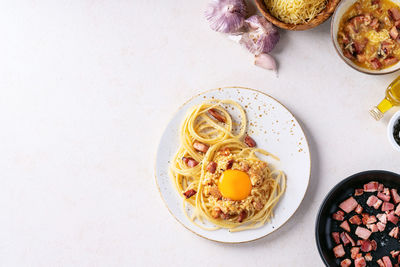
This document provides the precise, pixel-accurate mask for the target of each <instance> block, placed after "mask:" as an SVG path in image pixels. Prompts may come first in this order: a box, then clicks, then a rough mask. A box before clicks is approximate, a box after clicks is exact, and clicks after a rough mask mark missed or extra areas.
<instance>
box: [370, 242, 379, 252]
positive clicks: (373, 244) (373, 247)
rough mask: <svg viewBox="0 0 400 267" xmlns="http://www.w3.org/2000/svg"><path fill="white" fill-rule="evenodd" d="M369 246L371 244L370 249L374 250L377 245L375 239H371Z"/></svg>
mask: <svg viewBox="0 0 400 267" xmlns="http://www.w3.org/2000/svg"><path fill="white" fill-rule="evenodd" d="M371 246H372V250H376V248H377V247H378V244H377V243H376V241H375V240H372V241H371Z"/></svg>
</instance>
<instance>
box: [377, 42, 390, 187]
mask: <svg viewBox="0 0 400 267" xmlns="http://www.w3.org/2000/svg"><path fill="white" fill-rule="evenodd" d="M382 45H390V43H388V42H383V43H382ZM381 191H383V184H379V185H378V192H381Z"/></svg>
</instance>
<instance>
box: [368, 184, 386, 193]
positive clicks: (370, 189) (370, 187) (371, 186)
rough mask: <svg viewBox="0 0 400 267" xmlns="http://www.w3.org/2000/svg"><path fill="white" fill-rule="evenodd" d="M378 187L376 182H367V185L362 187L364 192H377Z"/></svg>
mask: <svg viewBox="0 0 400 267" xmlns="http://www.w3.org/2000/svg"><path fill="white" fill-rule="evenodd" d="M378 186H379V183H378V182H369V183H368V184H365V185H364V192H376V191H378ZM382 188H383V187H382Z"/></svg>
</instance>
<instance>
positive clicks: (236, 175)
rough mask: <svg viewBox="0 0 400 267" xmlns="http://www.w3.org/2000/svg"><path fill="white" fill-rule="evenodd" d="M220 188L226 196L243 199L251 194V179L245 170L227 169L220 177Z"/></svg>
mask: <svg viewBox="0 0 400 267" xmlns="http://www.w3.org/2000/svg"><path fill="white" fill-rule="evenodd" d="M218 189H219V191H220V192H221V194H222V195H223V196H224V197H226V198H230V199H232V200H242V199H245V198H246V197H247V196H248V195H250V191H251V180H250V177H249V175H248V174H247V173H245V172H243V171H239V170H226V171H224V172H223V173H222V175H221V178H220V179H219V184H218Z"/></svg>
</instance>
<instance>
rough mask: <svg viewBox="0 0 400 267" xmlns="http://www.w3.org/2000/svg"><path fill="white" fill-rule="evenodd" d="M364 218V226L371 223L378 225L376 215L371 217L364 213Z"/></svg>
mask: <svg viewBox="0 0 400 267" xmlns="http://www.w3.org/2000/svg"><path fill="white" fill-rule="evenodd" d="M362 217H363V218H362V223H363V224H364V225H367V224H371V223H376V217H375V215H369V214H368V213H363V214H362Z"/></svg>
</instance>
